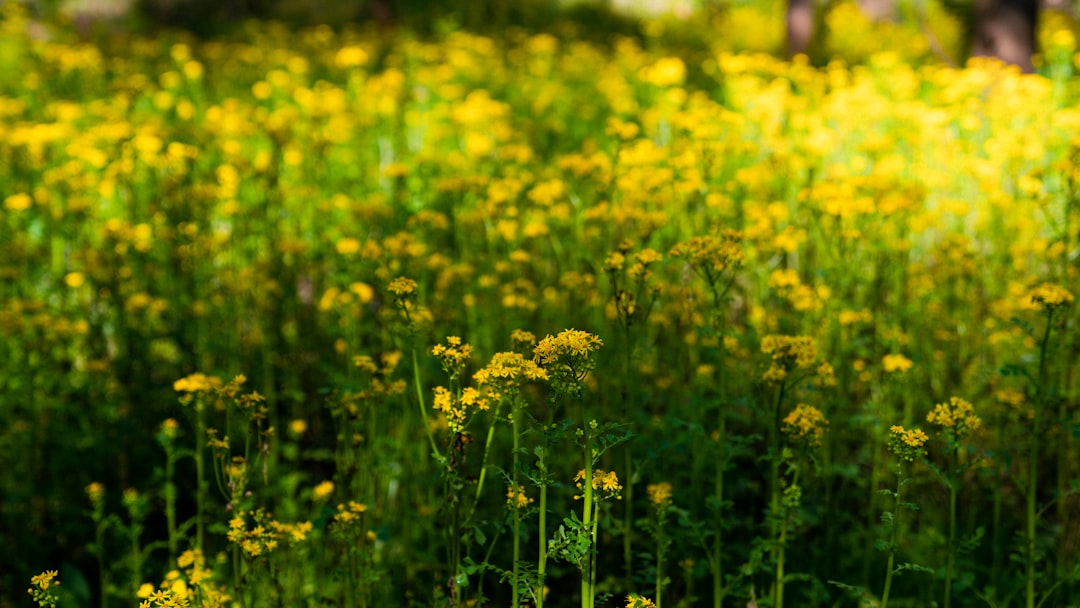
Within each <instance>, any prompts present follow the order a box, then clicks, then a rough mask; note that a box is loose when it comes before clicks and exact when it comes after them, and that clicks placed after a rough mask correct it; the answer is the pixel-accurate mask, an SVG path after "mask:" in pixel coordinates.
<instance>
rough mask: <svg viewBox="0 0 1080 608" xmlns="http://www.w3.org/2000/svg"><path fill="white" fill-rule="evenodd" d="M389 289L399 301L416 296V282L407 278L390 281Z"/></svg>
mask: <svg viewBox="0 0 1080 608" xmlns="http://www.w3.org/2000/svg"><path fill="white" fill-rule="evenodd" d="M387 289H388V290H389V291H390V293H392V294H394V296H396V297H397V298H398V299H400V300H404V299H407V298H409V297H411V296H414V295H416V281H414V280H412V279H407V278H405V277H398V278H396V279H394V280H393V281H390V284H389V285H388V286H387Z"/></svg>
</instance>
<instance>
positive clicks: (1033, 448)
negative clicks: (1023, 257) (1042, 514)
mask: <svg viewBox="0 0 1080 608" xmlns="http://www.w3.org/2000/svg"><path fill="white" fill-rule="evenodd" d="M1053 322H1054V312H1053V309H1050V310H1049V312H1048V313H1047V315H1046V330H1045V331H1044V332H1043V338H1042V342H1041V344H1040V346H1039V375H1038V385H1037V386H1036V387H1035V390H1036V395H1037V398H1036V400H1035V413H1034V415H1033V416H1032V417H1031V443H1030V450H1029V454H1028V478H1027V488H1026V491H1027V496H1026V498H1027V505H1026V506H1027V531H1026V532H1027V534H1026V539H1025V540H1026V541H1027V551H1026V553H1027V556H1026V557H1027V572H1026V576H1025V585H1024V598H1025V602H1024V605H1025V606H1026V608H1035V523H1036V521H1037V520H1038V513H1037V511H1036V509H1035V488H1036V486H1037V485H1038V484H1037V480H1038V474H1039V431H1040V429H1039V426H1040V418H1041V416H1042V410H1043V406H1044V405H1045V403H1046V394H1047V392H1048V391H1047V386H1046V349H1047V346H1048V345H1049V343H1050V330H1051V328H1052V327H1053V324H1054V323H1053Z"/></svg>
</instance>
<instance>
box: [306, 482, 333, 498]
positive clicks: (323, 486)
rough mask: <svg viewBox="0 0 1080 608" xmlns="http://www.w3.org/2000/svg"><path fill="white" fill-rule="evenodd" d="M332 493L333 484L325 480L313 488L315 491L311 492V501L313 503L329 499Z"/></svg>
mask: <svg viewBox="0 0 1080 608" xmlns="http://www.w3.org/2000/svg"><path fill="white" fill-rule="evenodd" d="M333 493H334V482H332V481H329V480H327V481H324V482H322V483H320V484H319V485H317V486H315V489H313V490H312V491H311V500H314V501H315V502H322V501H324V500H326V499H328V498H330V495H331V494H333Z"/></svg>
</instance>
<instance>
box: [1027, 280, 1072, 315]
mask: <svg viewBox="0 0 1080 608" xmlns="http://www.w3.org/2000/svg"><path fill="white" fill-rule="evenodd" d="M1028 300H1029V301H1030V302H1031V305H1032V306H1033V307H1035V308H1038V309H1039V310H1042V311H1045V312H1047V313H1050V312H1053V311H1055V310H1057V309H1059V308H1064V307H1065V306H1068V305H1070V304H1072V303H1073V294H1072V292H1070V291H1069V290H1068V289H1065V288H1064V287H1062V286H1061V285H1058V284H1056V283H1043V284H1042V285H1039V286H1038V287H1035V288H1034V289H1032V290H1031V291H1030V292H1029V293H1028Z"/></svg>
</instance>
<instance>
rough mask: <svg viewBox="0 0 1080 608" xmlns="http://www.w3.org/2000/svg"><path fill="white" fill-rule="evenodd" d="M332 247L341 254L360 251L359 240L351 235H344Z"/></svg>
mask: <svg viewBox="0 0 1080 608" xmlns="http://www.w3.org/2000/svg"><path fill="white" fill-rule="evenodd" d="M334 249H336V250H337V252H338V253H340V254H341V255H355V254H357V253H360V241H358V240H357V239H354V238H352V237H345V238H343V239H341V240H339V241H338V242H337V243H336V244H335V245H334Z"/></svg>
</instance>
